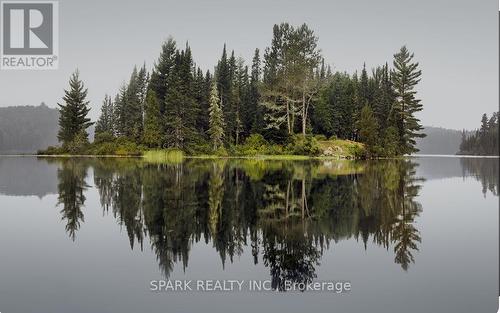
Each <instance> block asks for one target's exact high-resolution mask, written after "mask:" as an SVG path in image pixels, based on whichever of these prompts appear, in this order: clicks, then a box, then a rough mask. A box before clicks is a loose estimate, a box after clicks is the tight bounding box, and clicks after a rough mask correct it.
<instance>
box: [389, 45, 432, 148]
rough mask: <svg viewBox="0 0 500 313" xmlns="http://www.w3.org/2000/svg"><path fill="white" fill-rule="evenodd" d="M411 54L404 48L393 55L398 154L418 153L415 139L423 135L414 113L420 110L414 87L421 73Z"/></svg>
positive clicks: (394, 107)
mask: <svg viewBox="0 0 500 313" xmlns="http://www.w3.org/2000/svg"><path fill="white" fill-rule="evenodd" d="M412 61H413V54H410V52H409V51H408V49H407V48H406V46H403V47H402V48H401V50H400V51H399V52H398V53H397V54H395V55H394V71H393V73H392V83H393V86H394V91H395V97H396V98H395V102H394V106H393V110H394V111H395V118H396V125H397V128H398V132H399V136H400V154H412V153H415V152H418V149H417V148H416V147H415V146H416V142H415V138H423V137H425V134H422V133H419V132H420V131H421V130H422V129H423V127H422V125H421V124H420V120H419V119H418V118H417V117H416V116H415V113H417V112H419V111H421V110H422V104H421V103H420V100H419V99H417V98H416V97H415V95H416V91H415V90H414V88H415V86H416V85H417V84H418V82H419V81H420V76H421V75H422V72H421V71H420V70H418V63H414V62H412Z"/></svg>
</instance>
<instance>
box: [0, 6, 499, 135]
mask: <svg viewBox="0 0 500 313" xmlns="http://www.w3.org/2000/svg"><path fill="white" fill-rule="evenodd" d="M59 11H60V12H59V16H60V21H59V23H60V27H59V28H60V45H59V60H60V61H59V62H60V63H59V69H58V70H55V71H0V86H1V87H0V106H12V105H28V104H29V105H38V104H40V102H42V101H44V102H45V103H46V104H47V105H48V106H50V107H55V106H56V103H57V102H60V101H61V97H62V95H63V89H64V88H66V87H67V82H68V78H69V76H70V74H71V72H73V71H74V70H75V69H76V68H79V70H80V73H81V78H82V79H83V80H84V82H85V83H86V86H87V87H88V89H89V100H90V101H91V105H92V113H91V114H92V118H93V119H95V118H97V116H98V114H99V110H100V105H101V102H102V99H103V98H104V95H105V94H106V93H108V94H111V95H114V94H115V93H116V92H117V90H118V88H119V87H120V85H121V84H122V83H123V82H124V81H126V80H127V79H128V78H129V75H130V73H131V71H132V68H133V66H134V65H135V64H137V65H142V64H143V63H144V62H145V63H146V65H147V66H148V68H151V66H152V65H153V63H154V61H155V60H156V59H157V57H158V54H159V51H160V45H161V43H162V41H163V40H165V39H166V38H167V37H168V36H169V35H172V36H173V37H174V38H175V39H176V40H177V42H178V45H179V46H180V47H183V46H184V43H185V42H186V41H189V44H190V46H191V47H192V51H193V55H194V59H195V62H196V63H197V64H199V65H200V66H201V67H202V68H203V69H204V70H206V69H210V70H211V71H212V70H213V67H214V65H215V63H216V62H217V59H218V58H219V57H220V55H221V51H222V46H223V44H224V43H227V46H228V49H230V50H231V49H234V50H235V54H236V55H237V56H242V57H243V58H245V59H246V60H247V62H248V61H251V57H252V54H253V51H254V49H255V48H260V49H261V50H263V49H264V48H265V47H266V46H268V45H269V43H270V40H271V36H272V26H273V24H275V23H280V22H283V21H287V22H290V23H291V24H301V23H304V22H306V23H307V24H309V26H310V27H311V28H312V29H314V30H315V32H316V34H317V35H318V36H319V46H320V48H321V49H322V51H323V55H324V57H325V59H326V60H327V62H328V63H330V64H332V65H333V67H334V70H340V71H348V72H353V71H355V70H360V69H361V68H362V66H363V62H366V65H367V67H368V68H370V67H374V66H376V65H379V64H383V63H385V62H390V64H392V56H393V54H394V53H395V52H397V50H398V49H399V48H400V47H401V46H402V45H403V44H406V45H407V46H408V48H409V49H410V50H411V51H412V52H414V53H415V59H416V60H417V61H419V62H420V65H421V69H422V72H423V75H422V81H421V83H420V86H419V96H420V98H421V99H422V102H423V104H424V111H423V112H422V113H420V115H419V116H420V117H421V120H422V123H423V124H424V125H431V126H442V127H447V128H455V129H462V128H468V129H472V128H476V127H478V126H479V120H480V118H481V114H482V113H484V112H487V113H488V114H489V113H491V112H493V111H497V110H498V86H499V84H498V2H497V1H496V0H480V1H478V0H468V1H464V0H425V1H415V0H411V1H406V0H382V1H380V0H379V1H368V0H366V1H354V0H350V1H347V0H346V1H338V0H328V1H327V0H323V1H311V0H310V1H305V0H301V1H271V0H267V1H262V0H253V1H236V0H232V1H207V0H197V1H189V0H186V1H164V0H163V1H160V0H149V1H147V0H146V1H123V0H100V1H98V0H86V1H77V0H61V1H59Z"/></svg>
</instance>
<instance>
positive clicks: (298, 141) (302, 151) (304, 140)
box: [287, 135, 321, 156]
mask: <svg viewBox="0 0 500 313" xmlns="http://www.w3.org/2000/svg"><path fill="white" fill-rule="evenodd" d="M287 151H288V152H289V153H291V154H297V155H310V156H317V155H319V154H320V153H321V149H320V146H319V144H318V141H317V140H316V138H314V137H313V136H311V135H306V136H305V137H304V136H303V135H294V136H293V138H292V142H291V143H289V144H288V145H287Z"/></svg>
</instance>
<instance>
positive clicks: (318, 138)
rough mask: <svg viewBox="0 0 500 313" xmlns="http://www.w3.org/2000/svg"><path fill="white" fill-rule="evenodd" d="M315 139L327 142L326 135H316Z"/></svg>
mask: <svg viewBox="0 0 500 313" xmlns="http://www.w3.org/2000/svg"><path fill="white" fill-rule="evenodd" d="M314 138H315V139H316V140H317V141H324V140H327V139H326V136H325V135H314Z"/></svg>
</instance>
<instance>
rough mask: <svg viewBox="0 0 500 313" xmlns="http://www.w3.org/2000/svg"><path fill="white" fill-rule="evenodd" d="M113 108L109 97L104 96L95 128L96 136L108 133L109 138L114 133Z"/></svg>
mask: <svg viewBox="0 0 500 313" xmlns="http://www.w3.org/2000/svg"><path fill="white" fill-rule="evenodd" d="M114 114H115V113H114V107H113V102H112V101H111V97H109V96H108V95H106V96H105V97H104V101H103V103H102V107H101V116H100V117H99V119H98V120H97V123H96V126H95V134H96V136H97V135H98V134H100V133H108V134H110V135H111V136H113V135H114V133H115V128H114V127H115V125H114Z"/></svg>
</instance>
